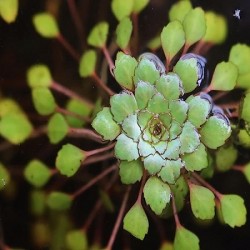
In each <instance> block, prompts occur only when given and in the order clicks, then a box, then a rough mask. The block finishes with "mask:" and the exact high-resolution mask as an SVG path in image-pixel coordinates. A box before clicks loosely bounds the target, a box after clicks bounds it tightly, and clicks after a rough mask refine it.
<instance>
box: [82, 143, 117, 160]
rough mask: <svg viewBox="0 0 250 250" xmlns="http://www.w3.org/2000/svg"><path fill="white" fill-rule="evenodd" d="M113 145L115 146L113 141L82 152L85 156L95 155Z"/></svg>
mask: <svg viewBox="0 0 250 250" xmlns="http://www.w3.org/2000/svg"><path fill="white" fill-rule="evenodd" d="M114 146H115V143H112V144H109V145H107V146H105V147H103V148H97V149H94V150H91V151H84V153H85V156H86V157H89V156H92V155H96V154H100V153H102V152H105V151H108V150H109V149H112V148H113V147H114Z"/></svg>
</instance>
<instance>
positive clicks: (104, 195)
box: [99, 189, 115, 213]
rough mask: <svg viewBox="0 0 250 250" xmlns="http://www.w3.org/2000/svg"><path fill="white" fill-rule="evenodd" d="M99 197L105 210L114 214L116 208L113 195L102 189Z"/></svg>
mask: <svg viewBox="0 0 250 250" xmlns="http://www.w3.org/2000/svg"><path fill="white" fill-rule="evenodd" d="M99 195H100V199H101V201H102V205H103V206H104V208H105V209H106V210H107V211H108V212H110V213H114V211H115V206H114V204H113V202H112V200H111V194H109V193H108V192H107V191H105V190H102V189H100V190H99Z"/></svg>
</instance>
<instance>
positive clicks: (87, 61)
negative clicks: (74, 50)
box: [79, 50, 97, 77]
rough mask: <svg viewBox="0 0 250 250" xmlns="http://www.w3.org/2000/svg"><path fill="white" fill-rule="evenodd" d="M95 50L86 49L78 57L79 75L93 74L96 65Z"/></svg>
mask: <svg viewBox="0 0 250 250" xmlns="http://www.w3.org/2000/svg"><path fill="white" fill-rule="evenodd" d="M96 59H97V56H96V52H95V51H94V50H87V51H86V52H84V54H83V55H82V57H81V59H80V64H79V74H80V76H81V77H88V76H91V75H93V74H94V72H95V66H96Z"/></svg>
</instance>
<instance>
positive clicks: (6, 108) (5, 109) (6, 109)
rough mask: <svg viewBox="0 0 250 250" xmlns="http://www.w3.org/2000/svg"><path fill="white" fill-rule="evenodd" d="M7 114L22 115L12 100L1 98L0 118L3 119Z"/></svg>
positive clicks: (19, 108) (19, 107)
mask: <svg viewBox="0 0 250 250" xmlns="http://www.w3.org/2000/svg"><path fill="white" fill-rule="evenodd" d="M9 113H20V114H24V111H23V110H22V108H21V106H20V105H19V104H18V103H17V102H16V101H15V100H14V99H10V98H1V99H0V117H3V116H5V115H7V114H9Z"/></svg>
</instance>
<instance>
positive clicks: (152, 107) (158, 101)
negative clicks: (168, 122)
mask: <svg viewBox="0 0 250 250" xmlns="http://www.w3.org/2000/svg"><path fill="white" fill-rule="evenodd" d="M147 110H148V111H149V112H153V113H156V114H159V113H165V112H166V111H167V110H168V101H167V100H166V99H165V98H164V96H163V95H162V94H160V93H156V94H155V95H154V96H153V97H152V98H151V99H150V100H149V101H148V107H147Z"/></svg>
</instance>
